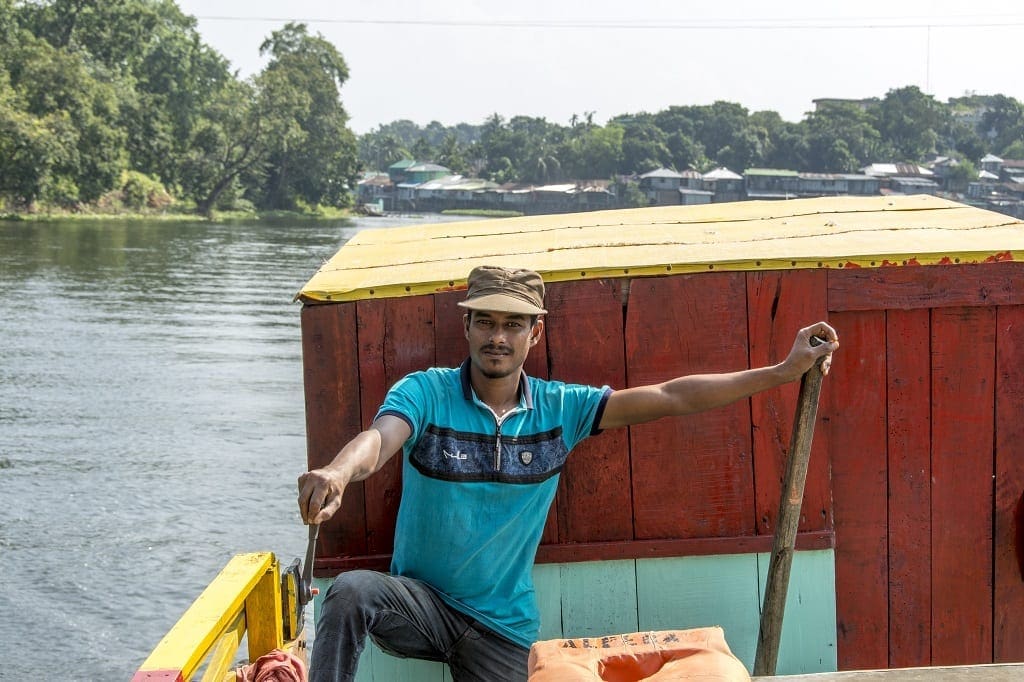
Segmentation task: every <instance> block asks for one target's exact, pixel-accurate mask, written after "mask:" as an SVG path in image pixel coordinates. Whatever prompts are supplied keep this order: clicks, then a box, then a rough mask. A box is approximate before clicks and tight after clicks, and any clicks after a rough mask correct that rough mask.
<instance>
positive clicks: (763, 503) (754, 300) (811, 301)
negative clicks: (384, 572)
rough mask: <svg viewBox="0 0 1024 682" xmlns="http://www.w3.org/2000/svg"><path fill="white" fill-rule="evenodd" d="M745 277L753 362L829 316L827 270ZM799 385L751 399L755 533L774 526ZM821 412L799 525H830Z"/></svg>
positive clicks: (772, 355)
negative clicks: (808, 326) (806, 327)
mask: <svg viewBox="0 0 1024 682" xmlns="http://www.w3.org/2000/svg"><path fill="white" fill-rule="evenodd" d="M746 280H747V315H748V324H749V329H750V332H749V337H750V365H751V366H752V367H763V366H765V365H770V364H775V363H777V362H781V361H782V360H784V359H785V358H786V355H787V354H788V353H789V351H790V349H791V348H792V346H793V339H794V338H795V336H796V332H797V331H798V330H799V329H800V328H801V327H803V326H805V325H808V324H813V323H814V322H817V321H819V320H824V319H826V318H827V316H828V315H827V310H826V308H827V305H826V298H825V296H826V289H827V278H826V271H825V270H797V271H793V272H779V271H774V272H752V273H748V274H747V277H746ZM831 384H832V382H831V381H829V380H828V379H825V380H824V381H823V382H822V391H821V398H820V401H821V402H820V404H821V405H822V407H823V408H824V407H825V405H826V404H827V401H828V400H829V394H830V393H831V391H830V386H831ZM799 390H800V384H799V382H794V383H792V384H789V385H786V386H782V387H780V388H779V389H778V390H774V391H765V392H763V393H760V394H758V395H755V396H753V397H752V398H751V400H750V408H751V421H752V425H753V445H754V457H753V461H754V488H755V491H754V494H755V499H756V504H757V516H756V522H757V532H758V533H763V534H767V535H771V534H772V533H774V532H775V517H776V515H777V514H778V512H779V500H780V495H781V486H782V479H783V475H784V473H785V470H786V461H787V458H788V456H789V452H788V451H789V445H790V437H791V435H792V432H793V415H794V414H795V412H796V402H797V394H798V393H799ZM823 413H824V409H823V410H820V411H819V416H818V419H817V421H816V426H815V429H814V440H813V442H812V448H811V458H810V462H809V465H808V469H807V482H806V486H805V488H804V498H803V505H802V507H801V510H800V525H799V529H800V530H801V531H813V530H826V529H829V528H831V527H832V487H831V482H830V481H829V459H828V458H829V448H828V431H827V429H825V428H822V419H823V418H824V416H823Z"/></svg>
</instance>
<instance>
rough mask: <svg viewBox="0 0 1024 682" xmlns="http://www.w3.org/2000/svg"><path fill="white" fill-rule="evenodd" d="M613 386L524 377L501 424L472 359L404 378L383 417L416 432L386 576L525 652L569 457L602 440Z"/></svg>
mask: <svg viewBox="0 0 1024 682" xmlns="http://www.w3.org/2000/svg"><path fill="white" fill-rule="evenodd" d="M609 395H611V389H610V388H608V387H607V386H605V387H603V388H595V387H593V386H582V385H579V384H566V383H563V382H560V381H544V380H539V379H532V378H528V377H527V376H526V374H525V373H523V374H522V375H521V379H520V384H519V405H518V407H516V408H515V409H514V410H512V411H510V412H509V413H507V414H506V415H504V417H502V418H498V417H497V415H495V413H494V412H493V411H492V410H491V409H490V408H489V407H487V405H485V404H484V403H483V402H482V401H481V400H480V399H479V398H477V397H476V395H475V394H474V392H473V389H472V387H471V385H470V382H469V361H468V360H467V361H466V362H464V363H463V364H462V366H461V367H459V368H457V369H447V368H433V369H429V370H426V371H423V372H416V373H413V374H410V375H408V376H406V377H405V378H404V379H402V380H401V381H399V382H398V383H396V384H395V385H394V386H393V387H392V388H391V390H390V391H389V392H388V394H387V397H386V398H385V400H384V404H383V405H382V406H381V408H380V411H379V412H378V413H377V416H378V417H380V416H383V415H394V416H396V417H399V418H401V419H403V420H405V421H406V422H407V423H408V424H409V427H410V428H411V429H412V435H411V436H410V437H409V440H407V441H406V442H405V444H404V446H403V448H402V451H403V462H402V500H401V503H400V505H399V510H398V522H397V526H396V528H395V549H394V554H393V556H392V561H391V573H392V574H394V575H404V576H408V577H410V578H416V579H418V580H422V581H424V582H426V583H427V584H428V585H430V586H431V587H433V588H434V589H435V590H436V591H437V592H438V594H439V595H440V597H441V598H442V599H443V600H444V601H445V602H446V603H447V604H449V605H450V606H451V607H452V608H454V609H456V610H458V611H460V612H462V613H464V614H466V615H467V616H469V617H471V618H474V619H475V620H477V621H479V622H481V623H482V624H484V625H485V626H487V627H489V628H491V629H492V630H494V631H495V632H497V633H499V634H500V635H502V636H504V637H506V638H507V639H510V640H511V641H513V642H515V643H517V644H519V645H520V646H523V647H526V648H529V646H530V645H531V644H532V643H533V642H534V641H536V639H537V634H538V631H539V629H540V617H539V614H538V611H537V604H536V599H535V597H534V589H533V577H532V570H533V561H534V557H535V555H536V553H537V546H538V545H539V544H540V538H541V534H542V533H543V531H544V524H545V521H546V520H547V514H548V508H549V507H550V506H551V501H552V500H553V499H554V497H555V491H556V489H557V488H558V476H559V473H560V472H561V470H562V467H563V466H564V465H565V460H566V457H567V456H568V454H569V451H570V450H572V449H573V447H575V446H576V444H577V443H579V442H580V441H581V440H583V439H584V438H586V437H587V436H590V435H593V434H595V433H597V432H598V429H597V427H598V424H600V423H601V415H602V413H603V411H604V406H605V403H606V401H607V400H608V396H609Z"/></svg>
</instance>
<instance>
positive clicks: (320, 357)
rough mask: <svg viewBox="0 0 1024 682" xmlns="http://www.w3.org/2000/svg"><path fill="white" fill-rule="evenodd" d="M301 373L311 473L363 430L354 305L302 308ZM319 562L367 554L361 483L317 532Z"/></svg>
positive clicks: (350, 492) (350, 491)
mask: <svg viewBox="0 0 1024 682" xmlns="http://www.w3.org/2000/svg"><path fill="white" fill-rule="evenodd" d="M301 324H302V371H303V380H304V384H305V396H306V451H307V455H306V457H307V463H308V466H309V468H310V469H315V468H317V467H321V466H324V465H325V464H327V463H329V462H330V461H331V460H332V459H334V456H335V455H336V454H338V451H339V450H340V449H341V447H342V446H343V445H344V444H345V443H346V442H348V440H349V439H350V438H352V437H353V436H355V435H356V434H357V433H359V431H360V430H361V422H360V405H359V399H358V398H357V397H356V395H355V391H356V390H357V389H358V386H359V363H358V357H359V352H358V346H357V340H356V306H355V304H352V303H348V304H336V305H318V306H304V307H303V308H302V315H301ZM317 548H318V553H317V556H318V557H337V556H342V555H345V554H355V555H361V554H365V553H366V516H365V505H364V495H363V484H362V483H357V484H354V485H350V486H349V487H348V489H347V490H346V491H345V496H344V498H343V499H342V505H341V509H339V510H338V513H336V514H335V515H334V516H333V517H332V518H331V520H330V521H328V522H326V523H325V524H323V525H322V527H321V528H320V540H319V543H318V545H317Z"/></svg>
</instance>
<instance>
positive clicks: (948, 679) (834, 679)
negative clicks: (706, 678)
mask: <svg viewBox="0 0 1024 682" xmlns="http://www.w3.org/2000/svg"><path fill="white" fill-rule="evenodd" d="M754 679H755V680H780V682H1018V681H1019V680H1021V679H1024V663H1017V664H1012V665H970V666H950V667H935V668H902V669H899V670H857V671H849V672H835V673H822V674H818V675H793V676H787V677H786V678H785V679H784V680H782V679H781V678H777V677H755V678H754Z"/></svg>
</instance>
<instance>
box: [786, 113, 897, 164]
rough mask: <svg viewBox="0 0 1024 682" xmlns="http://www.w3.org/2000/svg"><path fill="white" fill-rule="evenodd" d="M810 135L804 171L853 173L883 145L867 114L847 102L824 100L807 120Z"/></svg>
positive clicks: (808, 136) (869, 160) (808, 134)
mask: <svg viewBox="0 0 1024 682" xmlns="http://www.w3.org/2000/svg"><path fill="white" fill-rule="evenodd" d="M804 123H805V126H804V128H805V132H806V136H807V151H806V157H805V159H804V161H805V165H804V166H803V167H802V168H801V170H809V171H818V172H830V173H853V172H855V171H856V170H857V169H858V168H861V167H862V166H865V165H867V164H868V163H870V162H872V161H876V160H878V159H873V158H872V156H874V155H876V154H878V153H879V152H880V150H881V149H882V147H881V139H882V136H881V134H880V133H879V132H878V131H877V130H876V129H875V128H874V126H873V125H872V123H871V119H870V117H869V116H868V114H867V113H866V112H865V111H863V110H862V109H861V108H860V107H858V106H856V105H853V104H847V103H823V104H821V105H820V106H819V107H818V108H817V109H816V110H815V111H813V112H811V113H810V114H808V115H807V118H806V119H805V120H804Z"/></svg>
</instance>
